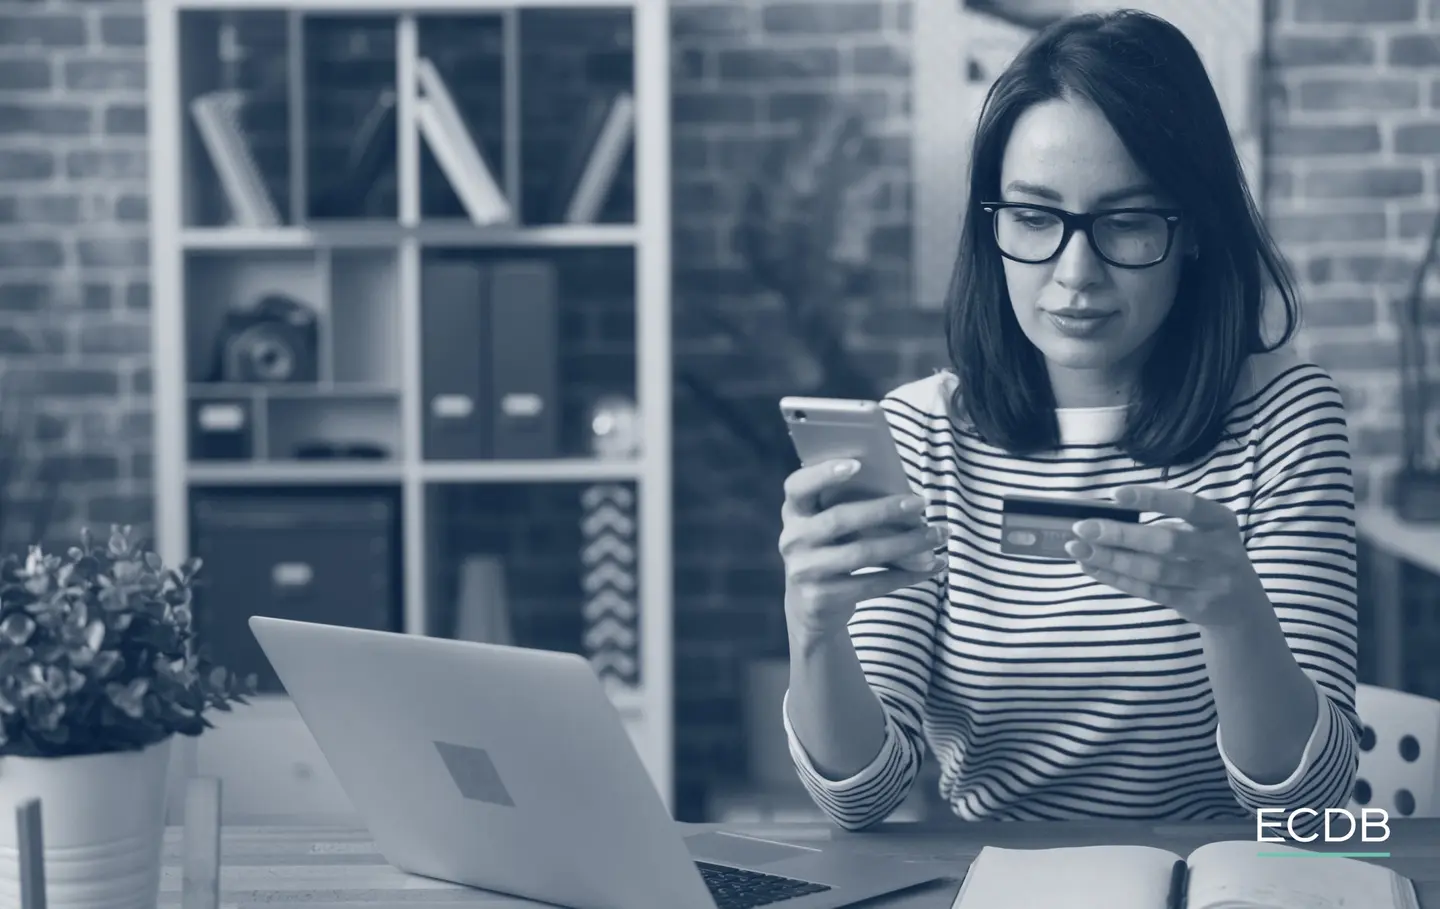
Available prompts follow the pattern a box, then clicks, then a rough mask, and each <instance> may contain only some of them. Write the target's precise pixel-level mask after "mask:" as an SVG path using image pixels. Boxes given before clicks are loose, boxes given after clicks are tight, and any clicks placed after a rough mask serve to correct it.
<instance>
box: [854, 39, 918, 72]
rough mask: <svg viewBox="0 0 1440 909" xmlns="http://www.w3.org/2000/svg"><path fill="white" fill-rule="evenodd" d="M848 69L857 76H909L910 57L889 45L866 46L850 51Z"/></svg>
mask: <svg viewBox="0 0 1440 909" xmlns="http://www.w3.org/2000/svg"><path fill="white" fill-rule="evenodd" d="M852 54H853V57H852V62H851V64H850V69H851V71H852V72H854V73H855V75H857V76H896V77H905V76H909V75H910V57H909V55H908V54H906V53H904V52H902V51H901V50H900V49H899V48H897V47H895V46H894V45H890V44H866V45H861V46H859V47H857V48H855V49H854V50H853V51H852Z"/></svg>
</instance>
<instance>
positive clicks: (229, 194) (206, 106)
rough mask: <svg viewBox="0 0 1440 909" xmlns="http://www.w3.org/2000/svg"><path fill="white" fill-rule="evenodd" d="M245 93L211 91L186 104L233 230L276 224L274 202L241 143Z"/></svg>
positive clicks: (242, 142)
mask: <svg viewBox="0 0 1440 909" xmlns="http://www.w3.org/2000/svg"><path fill="white" fill-rule="evenodd" d="M245 98H246V94H245V92H241V91H215V92H207V93H206V94H202V95H199V96H197V97H196V98H195V99H194V100H192V101H191V102H190V116H191V117H192V118H194V120H195V128H196V130H197V131H198V132H199V133H200V141H201V143H202V144H203V145H204V146H205V152H206V154H207V155H209V157H210V162H211V163H212V164H213V165H214V167H215V174H216V176H217V177H218V178H219V181H220V191H221V192H222V193H223V194H224V196H225V202H226V205H227V206H228V207H229V209H230V215H231V224H233V225H234V226H237V227H274V226H276V225H278V224H279V223H280V213H279V211H278V210H277V209H276V207H275V200H274V199H272V198H271V197H270V192H269V190H268V189H266V187H265V180H264V178H263V177H262V176H261V174H260V168H259V166H258V165H257V164H256V163H255V156H254V155H252V154H251V153H250V146H249V143H248V142H247V141H246V140H245V130H244V128H243V127H242V126H241V124H240V114H241V111H243V110H244V108H245Z"/></svg>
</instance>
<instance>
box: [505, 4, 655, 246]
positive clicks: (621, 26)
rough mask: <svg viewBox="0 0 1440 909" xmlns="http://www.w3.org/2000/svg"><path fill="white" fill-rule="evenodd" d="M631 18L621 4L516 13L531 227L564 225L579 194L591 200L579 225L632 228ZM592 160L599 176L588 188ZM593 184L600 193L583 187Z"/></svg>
mask: <svg viewBox="0 0 1440 909" xmlns="http://www.w3.org/2000/svg"><path fill="white" fill-rule="evenodd" d="M634 18H635V17H634V13H633V12H632V11H631V10H629V9H627V8H624V7H621V6H617V7H615V8H611V9H586V10H581V9H523V10H520V11H519V12H518V13H517V14H516V21H517V24H518V27H517V36H516V39H515V41H514V44H513V48H514V53H515V63H514V64H513V70H514V72H515V73H516V79H517V81H518V90H517V92H516V94H517V95H518V102H517V107H518V114H517V116H516V118H515V123H514V129H515V132H516V133H517V134H518V135H517V136H516V140H515V141H516V145H518V147H519V157H520V160H521V161H523V162H524V166H523V168H521V173H520V186H519V189H518V194H519V197H520V202H519V208H520V211H521V212H522V218H523V221H524V223H526V224H529V225H534V226H543V225H555V224H566V223H567V221H568V219H569V215H570V210H571V203H572V202H573V201H576V200H575V197H576V195H577V194H578V195H581V196H588V197H589V201H588V202H586V201H584V200H581V201H579V203H578V204H577V205H576V206H575V214H576V215H577V216H578V217H579V219H580V221H581V223H582V224H583V223H588V224H604V225H613V224H631V223H634V222H635V220H636V217H635V145H634V142H633V132H634V127H633V123H634V120H633V114H634V108H633V107H632V106H630V105H632V104H633V101H634V97H635V75H634V71H635V66H634V57H635V54H634V32H635V27H634ZM610 118H615V122H614V123H613V124H612V125H610V126H609V127H608V128H607V120H609V119H610ZM592 156H593V158H594V159H595V167H596V173H595V175H594V176H593V177H592V178H591V181H586V179H585V176H584V173H585V170H586V167H587V165H589V164H590V163H591V161H592ZM607 170H608V171H611V172H613V176H612V177H610V178H608V179H607V178H606V177H605V176H604V173H605V172H606V171H607ZM586 182H592V183H593V188H587V189H583V190H582V189H581V184H583V183H586Z"/></svg>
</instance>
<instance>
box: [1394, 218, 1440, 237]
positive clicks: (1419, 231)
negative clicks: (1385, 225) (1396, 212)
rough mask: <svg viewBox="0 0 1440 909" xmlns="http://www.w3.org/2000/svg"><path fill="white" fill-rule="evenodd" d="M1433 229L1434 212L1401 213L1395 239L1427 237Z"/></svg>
mask: <svg viewBox="0 0 1440 909" xmlns="http://www.w3.org/2000/svg"><path fill="white" fill-rule="evenodd" d="M1434 227H1435V212H1433V211H1403V212H1401V213H1400V223H1399V225H1398V229H1397V230H1396V235H1397V238H1398V239H1401V240H1410V239H1415V238H1418V237H1428V236H1429V235H1430V232H1431V231H1432V230H1433V229H1434Z"/></svg>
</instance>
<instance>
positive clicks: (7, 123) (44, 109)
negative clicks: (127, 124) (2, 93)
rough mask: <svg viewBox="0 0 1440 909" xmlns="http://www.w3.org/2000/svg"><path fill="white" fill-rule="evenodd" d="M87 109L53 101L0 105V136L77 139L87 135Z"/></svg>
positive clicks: (89, 123)
mask: <svg viewBox="0 0 1440 909" xmlns="http://www.w3.org/2000/svg"><path fill="white" fill-rule="evenodd" d="M91 120H92V116H91V112H90V108H89V107H87V106H85V105H83V104H74V103H68V102H66V103H56V102H53V101H35V102H14V101H12V102H0V134H3V135H5V136H7V137H13V136H80V135H85V134H86V133H88V132H90V128H91Z"/></svg>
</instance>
